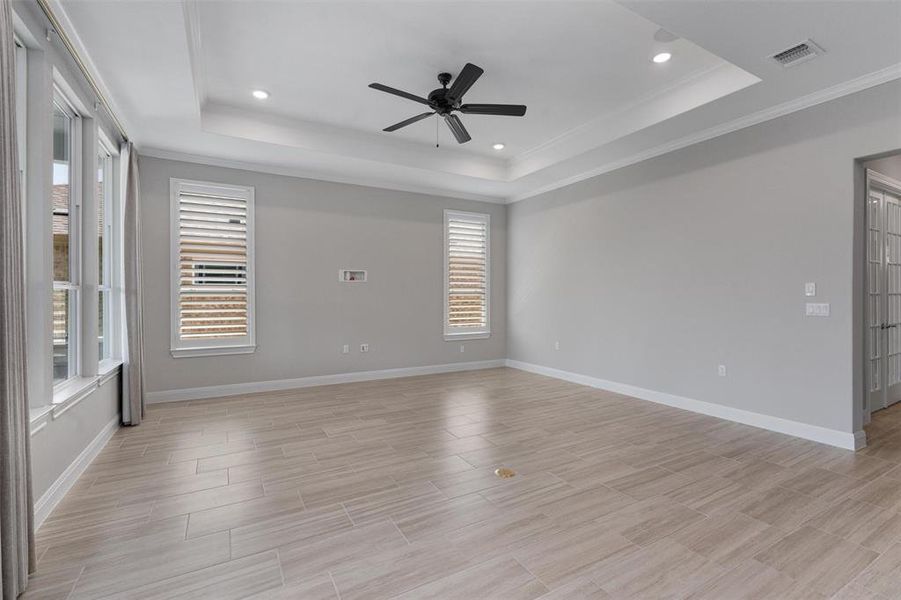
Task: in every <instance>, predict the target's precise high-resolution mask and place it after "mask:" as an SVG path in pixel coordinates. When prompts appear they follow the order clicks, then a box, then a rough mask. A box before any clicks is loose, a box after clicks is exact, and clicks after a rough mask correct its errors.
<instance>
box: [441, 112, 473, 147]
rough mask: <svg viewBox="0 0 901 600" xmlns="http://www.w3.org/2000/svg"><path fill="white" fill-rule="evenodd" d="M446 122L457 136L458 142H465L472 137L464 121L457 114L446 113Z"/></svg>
mask: <svg viewBox="0 0 901 600" xmlns="http://www.w3.org/2000/svg"><path fill="white" fill-rule="evenodd" d="M444 122H445V123H447V126H448V127H450V130H451V133H453V134H454V137H455V138H457V143H458V144H465V143H466V142H468V141H469V140H471V139H472V138H471V137H469V132H468V131H466V128H465V127H463V121H461V120H460V117H458V116H457V115H445V116H444Z"/></svg>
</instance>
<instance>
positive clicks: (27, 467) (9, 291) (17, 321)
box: [0, 2, 36, 600]
mask: <svg viewBox="0 0 901 600" xmlns="http://www.w3.org/2000/svg"><path fill="white" fill-rule="evenodd" d="M15 60H16V59H15V41H14V39H13V21H12V10H11V8H10V3H9V2H0V591H2V594H0V595H2V597H3V599H4V600H6V599H12V598H15V597H17V596H18V595H19V594H21V593H22V592H23V591H24V590H25V586H27V585H28V573H29V572H31V571H33V570H34V566H35V562H36V561H35V555H34V502H33V499H32V491H31V457H30V443H31V430H30V429H29V427H30V425H29V420H28V398H27V397H26V394H25V277H24V274H25V262H24V256H23V253H22V197H21V194H20V191H19V190H20V183H21V182H20V181H19V164H18V163H19V157H18V148H17V145H16V67H15Z"/></svg>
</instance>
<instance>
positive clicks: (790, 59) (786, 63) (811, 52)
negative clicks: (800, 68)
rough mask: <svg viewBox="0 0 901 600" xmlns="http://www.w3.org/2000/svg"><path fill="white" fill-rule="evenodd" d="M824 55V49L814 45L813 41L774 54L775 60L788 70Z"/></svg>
mask: <svg viewBox="0 0 901 600" xmlns="http://www.w3.org/2000/svg"><path fill="white" fill-rule="evenodd" d="M822 53H823V49H822V48H820V47H819V46H817V45H816V44H814V43H813V42H812V41H811V40H804V41H803V42H801V43H800V44H797V45H795V46H792V47H791V48H787V49H785V50H783V51H782V52H779V53H777V54H774V55H773V60H775V61H776V62H777V63H779V64H780V65H782V66H783V67H786V68H787V67H794V66H795V65H799V64H801V63H802V62H806V61H808V60H810V59H812V58H815V57H816V56H817V55H818V54H822Z"/></svg>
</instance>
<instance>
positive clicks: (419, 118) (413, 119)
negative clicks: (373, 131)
mask: <svg viewBox="0 0 901 600" xmlns="http://www.w3.org/2000/svg"><path fill="white" fill-rule="evenodd" d="M434 114H435V113H433V112H426V113H422V114H421V115H416V116H415V117H410V118H409V119H407V120H406V121H401V122H400V123H395V124H394V125H391V126H390V127H385V128H384V129H382V131H397V130H398V129H400V128H401V127H406V126H407V125H412V124H413V123H415V122H416V121H422V120H423V119H425V118H426V117H431V116H432V115H434Z"/></svg>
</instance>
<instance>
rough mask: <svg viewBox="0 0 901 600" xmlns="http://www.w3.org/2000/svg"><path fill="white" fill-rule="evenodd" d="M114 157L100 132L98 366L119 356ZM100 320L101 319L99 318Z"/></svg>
mask: <svg viewBox="0 0 901 600" xmlns="http://www.w3.org/2000/svg"><path fill="white" fill-rule="evenodd" d="M114 156H115V151H114V150H113V149H112V145H111V144H110V143H109V142H108V141H107V140H106V136H104V135H103V134H102V132H101V131H100V130H99V129H98V136H97V165H96V166H97V169H96V170H97V171H100V170H101V168H102V170H103V215H102V218H103V230H102V231H98V232H97V235H98V242H99V244H100V247H99V249H98V259H102V265H103V268H102V269H98V272H97V301H98V302H99V303H101V306H102V307H103V316H102V321H101V322H100V325H102V327H103V329H102V330H99V331H98V332H96V333H98V334H99V340H100V341H102V344H103V345H102V346H101V348H103V349H105V351H106V354H104V352H103V351H101V350H100V349H98V352H97V361H98V364H99V365H106V364H109V362H110V361H114V360H115V355H116V352H115V348H114V347H113V346H114V344H113V340H114V339H115V335H116V325H115V323H114V321H113V302H115V293H114V281H113V280H114V277H113V274H114V272H115V270H114V269H113V257H114V256H115V252H114V250H115V249H116V247H117V244H116V240H115V230H114V229H113V224H114V218H115V217H114V214H115V210H114V208H115V207H114V203H115V195H114V189H113V188H114V183H115V181H114V167H115V165H114ZM101 163H102V166H101ZM97 208H98V210H97V216H98V218H100V217H101V215H100V210H99V206H98V207H97ZM101 298H104V299H105V300H106V301H105V302H102V301H101ZM98 318H101V317H100V316H99V315H98Z"/></svg>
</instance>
